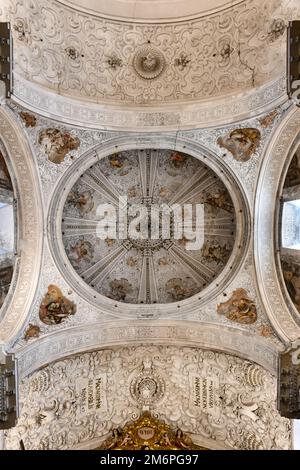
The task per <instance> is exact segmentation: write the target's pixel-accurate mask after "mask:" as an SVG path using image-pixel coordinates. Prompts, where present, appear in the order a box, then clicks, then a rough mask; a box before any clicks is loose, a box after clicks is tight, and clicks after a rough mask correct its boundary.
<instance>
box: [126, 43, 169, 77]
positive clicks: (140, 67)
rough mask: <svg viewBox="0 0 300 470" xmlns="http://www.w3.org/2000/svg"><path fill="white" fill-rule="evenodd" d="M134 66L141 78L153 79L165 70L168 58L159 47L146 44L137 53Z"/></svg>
mask: <svg viewBox="0 0 300 470" xmlns="http://www.w3.org/2000/svg"><path fill="white" fill-rule="evenodd" d="M133 67H134V70H135V72H136V73H137V74H138V75H139V76H140V77H141V78H143V79H145V80H153V79H155V78H157V77H158V76H159V75H161V74H162V72H163V71H164V69H165V67H166V60H165V58H164V55H163V53H162V52H161V51H160V50H159V49H157V48H156V47H154V46H152V45H145V46H143V47H141V48H140V49H139V50H138V51H137V52H136V53H135V56H134V59H133Z"/></svg>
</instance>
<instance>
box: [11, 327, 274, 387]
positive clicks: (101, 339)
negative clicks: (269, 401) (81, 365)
mask: <svg viewBox="0 0 300 470" xmlns="http://www.w3.org/2000/svg"><path fill="white" fill-rule="evenodd" d="M140 344H142V345H149V344H159V345H164V346H167V345H176V346H191V347H197V348H203V349H211V350H214V351H220V352H224V353H227V354H231V355H234V356H238V357H240V358H242V359H248V360H250V361H253V362H256V363H257V364H259V365H261V366H262V367H264V368H265V369H267V370H268V371H270V372H271V373H272V374H274V375H276V374H277V361H278V354H279V351H280V348H279V346H278V347H277V346H275V345H274V344H273V343H269V342H267V341H266V340H264V339H263V338H259V337H257V336H256V335H255V334H252V333H249V332H246V331H242V330H238V329H237V328H233V327H227V326H225V325H224V326H222V327H220V325H217V324H209V323H201V324H199V323H198V322H192V321H186V322H182V321H176V320H173V321H171V320H170V321H165V320H155V321H151V320H150V321H149V320H139V321H136V320H135V321H134V320H133V321H131V320H130V321H128V320H125V321H115V322H107V323H105V324H103V323H99V324H97V323H94V324H91V325H87V326H78V327H73V328H68V329H66V330H60V331H55V332H53V333H51V334H49V335H46V336H44V337H42V338H39V339H37V340H35V341H34V342H32V343H31V344H28V346H25V347H23V348H21V349H18V350H16V351H15V358H16V360H17V364H18V374H19V378H20V380H21V379H22V378H24V377H26V376H28V375H30V374H32V373H33V372H34V371H35V370H37V369H40V368H41V367H44V366H45V365H47V364H50V363H51V362H54V361H57V360H59V359H63V358H66V357H69V356H72V355H74V354H78V353H84V352H89V351H96V350H99V349H104V348H109V347H116V346H129V345H140Z"/></svg>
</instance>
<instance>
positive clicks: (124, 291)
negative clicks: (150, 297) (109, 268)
mask: <svg viewBox="0 0 300 470" xmlns="http://www.w3.org/2000/svg"><path fill="white" fill-rule="evenodd" d="M109 287H110V292H109V297H110V298H111V299H114V300H117V301H119V302H124V301H125V300H126V297H127V296H128V295H130V294H131V293H132V291H133V289H132V285H131V284H130V282H128V280H127V279H124V278H122V279H114V280H113V281H110V283H109Z"/></svg>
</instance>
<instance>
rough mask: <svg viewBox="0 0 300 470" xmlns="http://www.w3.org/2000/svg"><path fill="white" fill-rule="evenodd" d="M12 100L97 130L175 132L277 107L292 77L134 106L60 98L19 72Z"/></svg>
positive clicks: (203, 126) (220, 122)
mask: <svg viewBox="0 0 300 470" xmlns="http://www.w3.org/2000/svg"><path fill="white" fill-rule="evenodd" d="M12 99H13V100H14V101H15V102H16V103H19V104H21V105H22V106H25V107H26V108H28V109H30V110H32V111H33V112H37V113H39V114H41V115H42V116H45V117H50V118H52V119H55V120H57V121H61V122H65V123H67V124H69V125H70V124H71V125H72V124H73V125H74V126H82V124H84V126H85V127H87V128H94V129H112V130H120V131H127V130H128V131H137V132H138V131H141V130H143V131H146V132H157V131H170V130H178V129H191V128H207V127H215V126H220V125H226V124H229V123H233V122H238V121H241V120H242V119H246V118H248V117H251V116H257V115H259V114H261V113H264V112H268V111H271V110H273V109H274V108H275V107H276V106H279V105H281V104H282V103H284V102H285V101H286V100H287V95H286V79H285V77H280V78H278V79H276V80H274V81H272V82H271V83H269V84H266V85H263V86H261V87H258V88H255V90H250V91H246V92H243V93H234V94H230V95H228V96H226V97H222V98H219V99H218V100H217V101H213V102H212V101H211V100H204V101H201V103H197V104H195V103H185V104H184V105H181V106H180V107H179V106H177V105H168V104H164V106H163V108H162V107H158V106H151V108H149V107H143V106H139V107H130V108H126V106H122V107H121V106H118V105H114V106H113V107H110V108H109V109H108V108H107V106H104V105H102V104H101V103H98V104H94V103H84V102H83V101H79V100H75V99H73V98H70V97H67V96H60V95H57V94H56V93H54V92H52V91H49V90H47V89H45V88H43V87H40V86H38V85H35V84H33V83H31V82H30V81H28V80H26V79H25V78H23V77H22V76H21V75H19V74H17V73H15V74H14V89H13V95H12Z"/></svg>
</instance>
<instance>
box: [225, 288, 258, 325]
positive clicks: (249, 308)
mask: <svg viewBox="0 0 300 470" xmlns="http://www.w3.org/2000/svg"><path fill="white" fill-rule="evenodd" d="M217 312H218V314H219V315H225V317H226V318H228V320H231V321H233V322H235V323H240V324H242V325H250V324H252V323H255V322H256V320H257V311H256V306H255V303H254V302H253V301H252V300H250V299H249V297H248V294H247V292H246V290H245V289H237V290H236V291H234V292H233V294H232V296H231V297H230V299H229V300H228V301H227V302H224V303H222V304H220V305H218V308H217Z"/></svg>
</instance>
